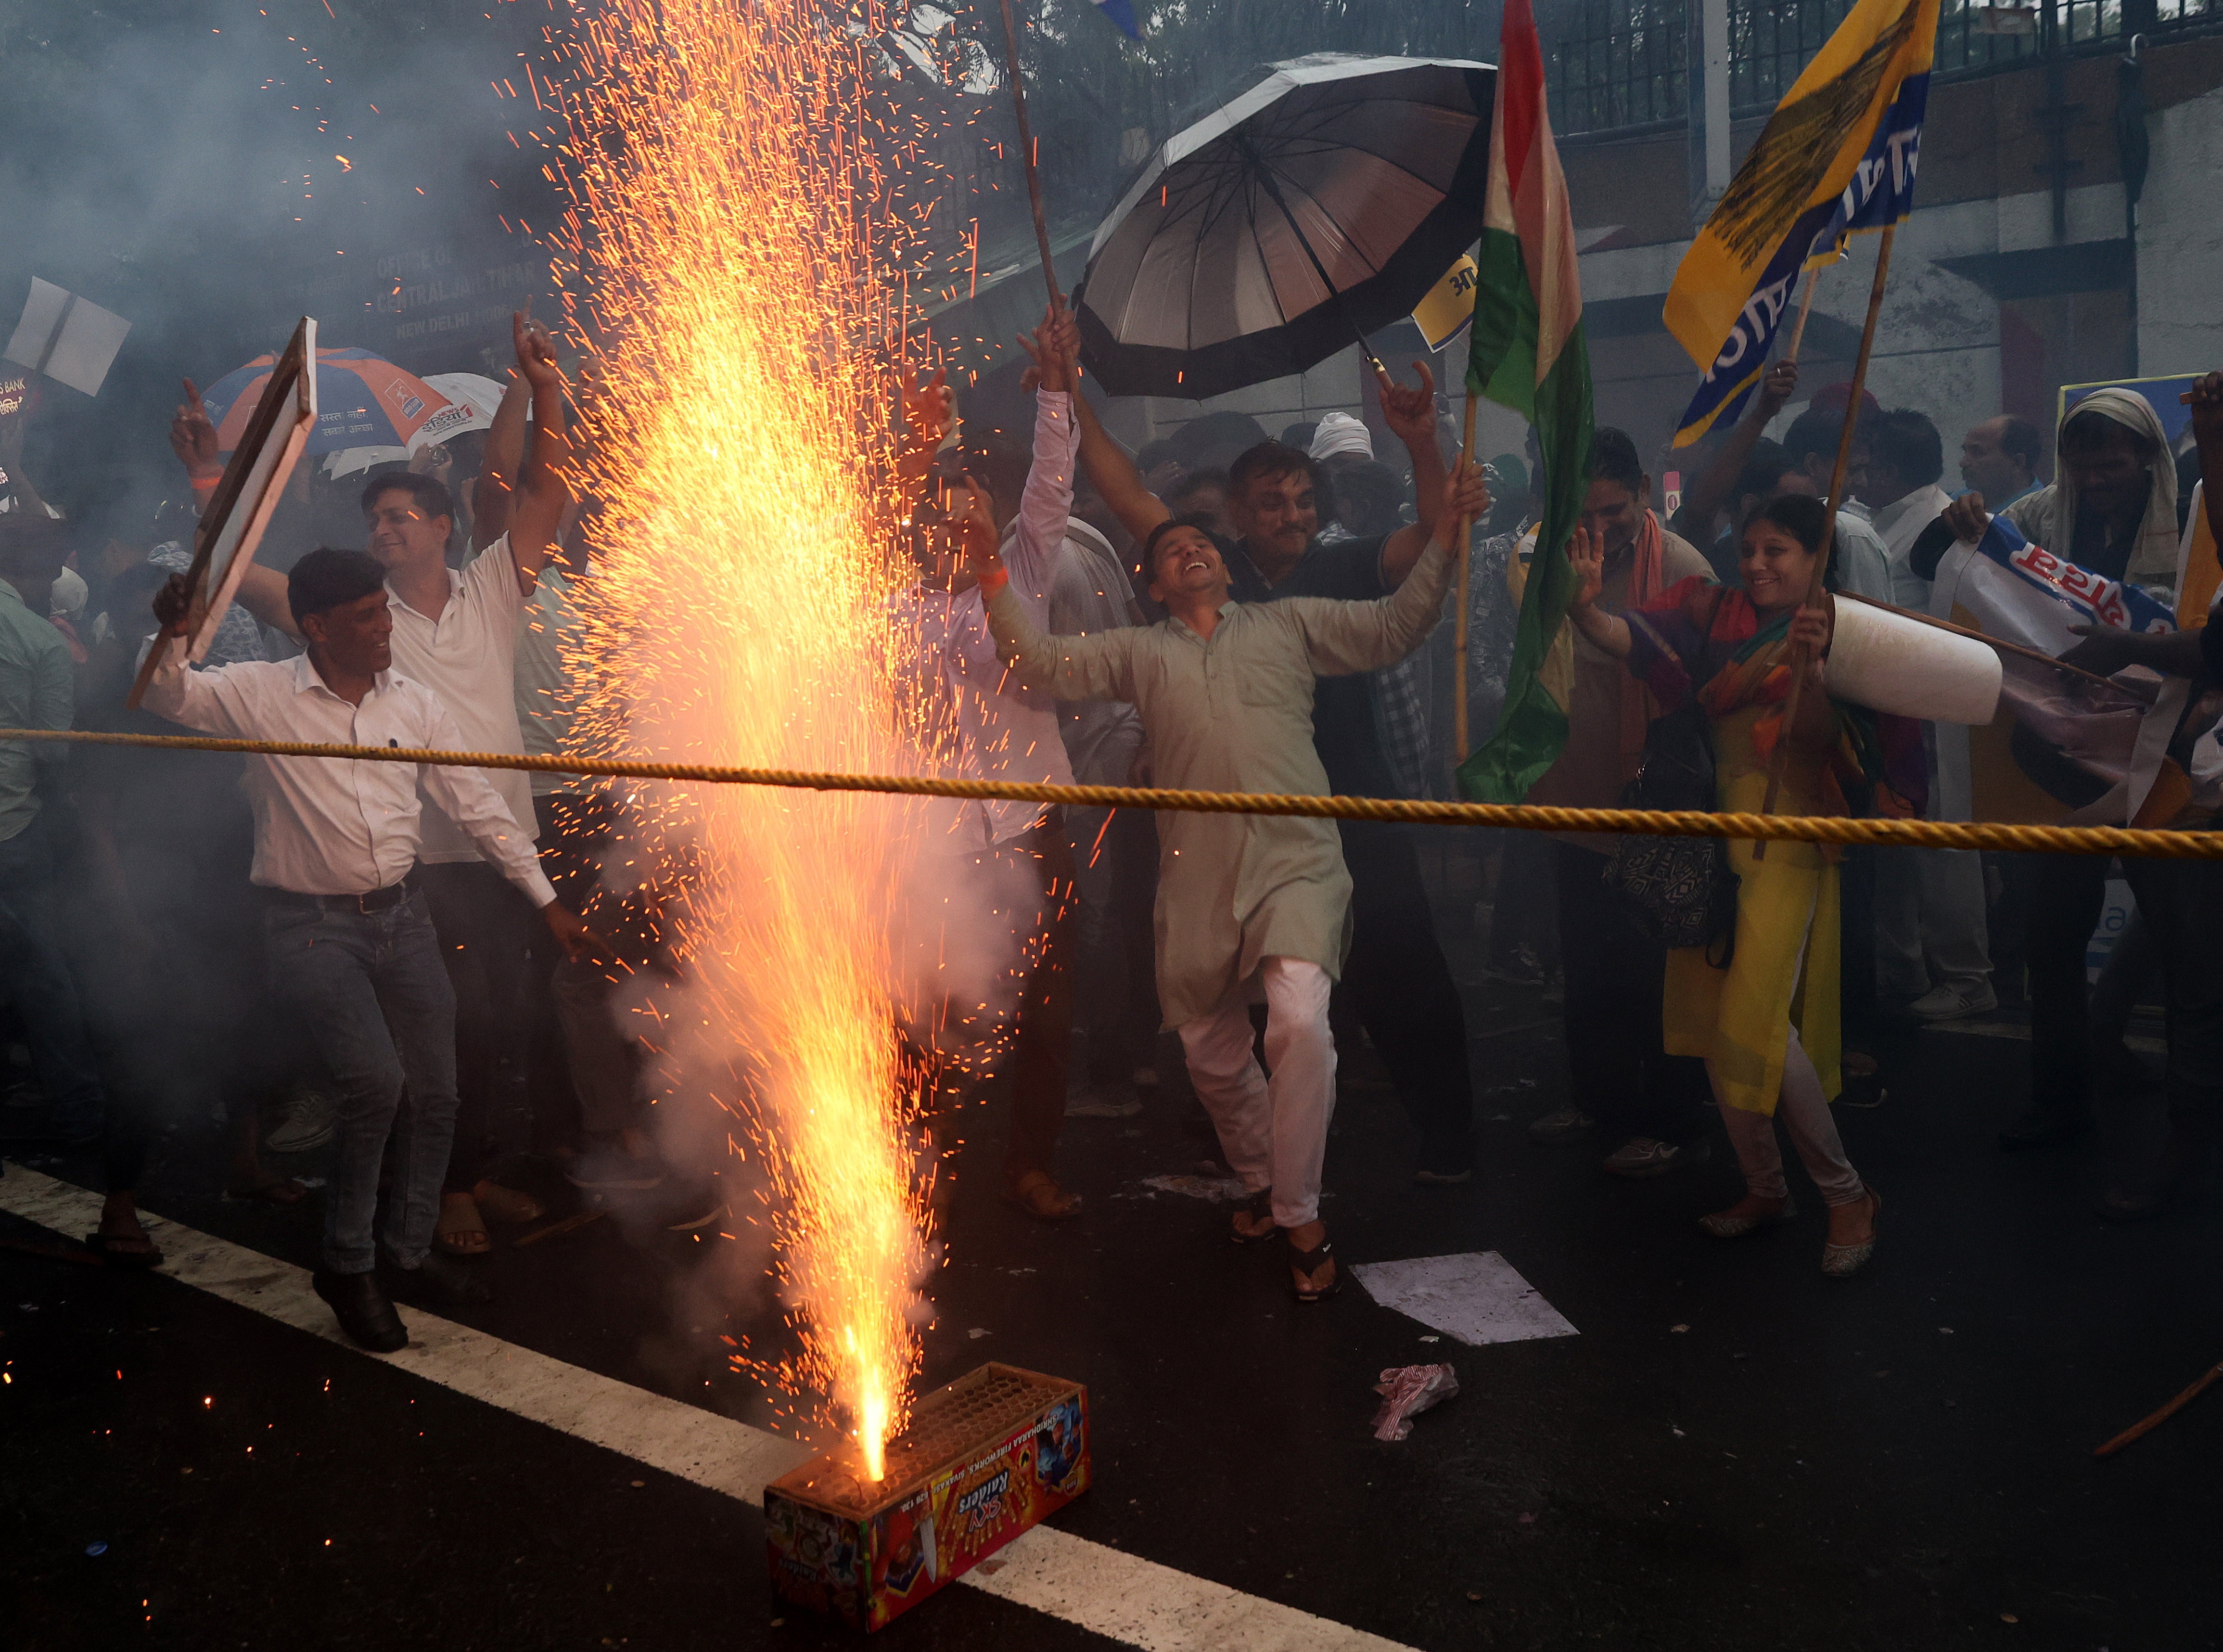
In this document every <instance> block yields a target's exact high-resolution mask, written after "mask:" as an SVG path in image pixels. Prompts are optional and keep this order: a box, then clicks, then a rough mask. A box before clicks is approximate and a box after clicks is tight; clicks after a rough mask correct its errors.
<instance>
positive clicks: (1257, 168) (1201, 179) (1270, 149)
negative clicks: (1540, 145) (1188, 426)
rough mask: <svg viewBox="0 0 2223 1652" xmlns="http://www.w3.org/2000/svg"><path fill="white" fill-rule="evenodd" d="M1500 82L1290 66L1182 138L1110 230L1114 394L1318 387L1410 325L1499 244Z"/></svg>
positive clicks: (1099, 331)
mask: <svg viewBox="0 0 2223 1652" xmlns="http://www.w3.org/2000/svg"><path fill="white" fill-rule="evenodd" d="M1496 78H1497V72H1496V70H1495V69H1493V68H1491V67H1490V66H1489V65H1488V64H1485V63H1469V62H1464V61H1462V60H1453V59H1434V58H1397V57H1376V58H1351V57H1332V56H1319V57H1310V58H1302V59H1300V60H1297V61H1295V62H1294V63H1283V64H1278V65H1276V66H1275V69H1274V72H1273V73H1271V74H1269V75H1268V76H1267V77H1266V79H1264V80H1263V81H1262V82H1260V83H1259V84H1258V85H1256V86H1254V87H1252V88H1251V89H1250V91H1247V92H1245V93H1244V95H1243V96H1242V97H1240V98H1237V99H1236V100H1235V101H1234V102H1233V103H1231V104H1228V105H1227V106H1226V107H1225V108H1224V109H1221V110H1219V111H1218V112H1217V113H1215V114H1212V115H1210V116H1207V117H1206V118H1205V119H1203V120H1201V121H1199V122H1198V123H1196V124H1195V125H1193V126H1192V127H1190V128H1189V129H1187V131H1185V132H1182V133H1181V134H1180V135H1179V136H1176V137H1174V138H1171V139H1168V141H1167V142H1166V143H1165V144H1164V145H1163V146H1162V148H1160V149H1159V150H1158V152H1157V154H1156V155H1154V156H1153V157H1152V158H1151V160H1150V161H1149V164H1148V165H1146V166H1145V167H1144V168H1143V173H1142V175H1141V176H1140V177H1139V178H1138V179H1137V180H1136V182H1135V184H1134V186H1133V187H1132V188H1130V189H1129V190H1128V192H1127V193H1126V195H1125V196H1124V198H1123V199H1121V201H1120V203H1119V205H1118V207H1117V208H1115V209H1114V210H1113V211H1112V215H1111V217H1109V218H1105V220H1104V223H1103V224H1102V225H1101V226H1100V227H1099V229H1098V230H1097V231H1096V240H1095V243H1094V244H1093V246H1092V247H1091V248H1090V249H1089V257H1088V273H1087V274H1086V276H1085V277H1084V278H1083V281H1082V282H1081V286H1080V290H1079V292H1078V293H1076V294H1075V295H1074V304H1075V307H1076V310H1077V312H1078V319H1079V322H1080V337H1081V351H1082V359H1083V360H1084V361H1085V362H1086V363H1087V364H1088V366H1089V367H1090V368H1091V369H1093V370H1094V371H1095V372H1096V374H1097V375H1098V376H1099V378H1101V379H1102V381H1103V382H1104V388H1105V389H1106V390H1108V391H1110V392H1111V393H1112V394H1114V395H1159V396H1182V397H1187V398H1189V399H1192V400H1201V399H1203V398H1204V397H1206V396H1213V395H1219V394H1222V393H1224V392H1225V391H1229V390H1237V389H1240V388H1243V387H1244V385H1248V384H1256V383H1259V382H1261V381H1263V380H1266V379H1271V378H1279V377H1281V376H1282V375H1285V374H1290V373H1301V372H1303V371H1304V370H1305V369H1307V368H1308V367H1311V366H1313V364H1314V363H1318V362H1320V361H1323V360H1325V359H1326V357H1328V356H1332V355H1333V354H1334V353H1335V352H1336V351H1337V350H1341V349H1343V348H1344V347H1345V345H1347V344H1351V342H1352V341H1353V340H1354V339H1355V338H1357V337H1360V336H1362V335H1363V334H1365V333H1368V332H1371V331H1374V330H1375V329H1376V328H1379V327H1383V326H1387V325H1389V323H1391V322H1393V321H1395V320H1398V319H1400V318H1402V317H1405V316H1407V315H1410V314H1411V313H1412V312H1413V310H1414V306H1416V305H1418V304H1419V303H1420V300H1421V299H1422V298H1424V297H1425V296H1426V294H1427V293H1428V290H1429V289H1430V288H1431V287H1434V286H1435V285H1436V283H1437V282H1438V281H1441V280H1442V279H1443V276H1444V272H1445V270H1447V269H1449V268H1451V267H1452V264H1453V263H1455V262H1458V257H1459V255H1461V254H1462V253H1464V252H1465V251H1466V249H1468V248H1469V247H1470V246H1472V245H1473V244H1474V243H1475V242H1476V240H1477V238H1478V237H1479V236H1481V234H1482V210H1483V181H1484V179H1485V177H1486V175H1487V173H1488V167H1489V114H1490V99H1491V98H1492V96H1493V94H1494V91H1495V88H1496Z"/></svg>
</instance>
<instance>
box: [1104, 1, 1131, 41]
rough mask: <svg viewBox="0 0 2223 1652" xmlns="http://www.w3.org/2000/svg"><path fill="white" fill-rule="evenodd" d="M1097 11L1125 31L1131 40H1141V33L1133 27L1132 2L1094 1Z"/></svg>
mask: <svg viewBox="0 0 2223 1652" xmlns="http://www.w3.org/2000/svg"><path fill="white" fill-rule="evenodd" d="M1095 3H1096V9H1097V10H1099V11H1100V12H1102V13H1103V14H1104V15H1105V16H1106V17H1109V18H1110V19H1111V20H1112V22H1115V23H1117V24H1118V25H1119V27H1120V28H1124V29H1125V30H1126V31H1127V34H1128V36H1129V38H1130V39H1132V40H1140V39H1142V38H1143V31H1142V30H1141V29H1139V28H1136V27H1135V7H1134V3H1133V0H1095Z"/></svg>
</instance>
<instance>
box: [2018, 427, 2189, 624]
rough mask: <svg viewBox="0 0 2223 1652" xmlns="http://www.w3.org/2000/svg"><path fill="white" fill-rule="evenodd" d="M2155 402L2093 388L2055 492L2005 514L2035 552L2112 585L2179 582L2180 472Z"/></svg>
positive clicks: (2059, 448) (2059, 464) (2059, 443)
mask: <svg viewBox="0 0 2223 1652" xmlns="http://www.w3.org/2000/svg"><path fill="white" fill-rule="evenodd" d="M2168 450H2169V438H2168V436H2167V434H2166V433H2164V432H2163V430H2162V427H2161V419H2160V416H2159V415H2158V414H2157V413H2155V412H2154V410H2153V404H2152V403H2151V402H2150V401H2148V400H2146V399H2145V398H2144V396H2142V395H2140V394H2138V392H2137V391H2135V390H2123V389H2116V388H2112V387H2110V388H2107V389H2105V390H2094V392H2093V393H2092V394H2090V395H2088V396H2086V397H2085V398H2084V399H2083V400H2081V401H2079V402H2078V403H2077V404H2076V407H2075V411H2074V412H2072V413H2070V414H2069V417H2068V418H2067V419H2063V420H2062V425H2061V434H2060V436H2059V437H2058V438H2056V442H2055V448H2054V451H2055V454H2056V463H2055V466H2054V481H2053V485H2052V486H2051V487H2050V488H2041V489H2038V490H2037V492H2036V493H2030V494H2025V495H2023V496H2022V497H2021V498H2019V499H2018V500H2016V501H2014V502H2013V503H2012V504H2011V505H2008V506H2006V507H2004V508H2002V509H2001V510H2000V512H1999V514H2001V515H2002V516H2004V517H2006V519H2007V520H2009V521H2010V522H2012V523H2013V524H2014V525H2015V526H2017V527H2018V528H2019V529H2021V530H2022V536H2023V538H2025V539H2028V540H2029V541H2030V542H2031V544H2032V545H2044V547H2045V548H2046V549H2047V550H2049V551H2050V552H2053V554H2054V555H2055V556H2056V557H2061V558H2066V559H2067V560H2068V561H2070V562H2073V563H2075V564H2076V565H2077V566H2078V567H2080V568H2089V569H2090V570H2091V571H2093V572H2094V573H2095V574H2104V575H2106V577H2108V578H2110V579H2127V580H2129V581H2130V582H2131V583H2132V584H2135V585H2168V584H2171V583H2175V581H2176V539H2177V528H2176V465H2175V464H2173V463H2170V462H2169V457H2168Z"/></svg>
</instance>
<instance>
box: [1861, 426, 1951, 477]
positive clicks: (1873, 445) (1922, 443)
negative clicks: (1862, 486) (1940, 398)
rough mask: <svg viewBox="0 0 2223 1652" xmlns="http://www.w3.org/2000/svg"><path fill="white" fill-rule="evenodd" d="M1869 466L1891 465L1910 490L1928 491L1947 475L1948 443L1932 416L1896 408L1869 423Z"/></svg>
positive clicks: (1893, 473) (1895, 474) (1894, 473)
mask: <svg viewBox="0 0 2223 1652" xmlns="http://www.w3.org/2000/svg"><path fill="white" fill-rule="evenodd" d="M1868 423H1869V426H1870V428H1869V431H1868V463H1871V464H1882V465H1888V466H1889V467H1890V469H1891V473H1892V475H1893V476H1896V477H1897V478H1898V479H1899V481H1900V482H1904V483H1905V484H1906V486H1907V487H1909V488H1910V489H1911V488H1927V487H1930V486H1931V485H1932V484H1934V483H1935V482H1936V480H1937V478H1938V477H1940V476H1943V475H1944V474H1945V439H1944V438H1943V437H1942V436H1940V435H1938V433H1937V426H1935V425H1933V424H1931V423H1930V418H1929V415H1928V414H1926V413H1918V412H1917V411H1916V410H1915V409H1913V408H1912V407H1895V408H1893V409H1892V411H1891V412H1889V413H1886V414H1884V415H1883V417H1882V418H1880V419H1870V420H1869V421H1868Z"/></svg>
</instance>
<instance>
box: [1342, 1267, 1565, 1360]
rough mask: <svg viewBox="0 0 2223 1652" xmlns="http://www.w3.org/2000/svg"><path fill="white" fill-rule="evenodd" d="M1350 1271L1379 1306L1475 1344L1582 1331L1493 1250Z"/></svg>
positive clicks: (1479, 1345) (1523, 1339)
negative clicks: (1393, 1309) (1570, 1322)
mask: <svg viewBox="0 0 2223 1652" xmlns="http://www.w3.org/2000/svg"><path fill="white" fill-rule="evenodd" d="M1351 1272H1352V1274H1353V1275H1355V1276H1356V1277H1357V1280H1358V1283H1360V1284H1362V1285H1363V1286H1365V1287H1366V1294H1367V1295H1368V1296H1371V1297H1373V1298H1374V1300H1375V1301H1376V1302H1379V1303H1381V1304H1382V1307H1384V1308H1395V1309H1396V1310H1397V1311H1398V1312H1399V1313H1400V1314H1403V1315H1407V1317H1408V1318H1411V1319H1416V1320H1418V1321H1420V1323H1421V1324H1423V1325H1425V1326H1427V1327H1430V1328H1431V1329H1433V1330H1438V1331H1441V1332H1443V1333H1445V1334H1446V1335H1449V1336H1455V1337H1457V1338H1458V1340H1460V1341H1462V1342H1466V1343H1471V1344H1473V1345H1474V1346H1477V1347H1481V1346H1485V1345H1487V1344H1489V1343H1492V1342H1526V1341H1528V1340H1531V1339H1533V1338H1535V1337H1547V1336H1577V1335H1579V1334H1580V1333H1579V1332H1578V1331H1577V1330H1576V1329H1575V1327H1573V1326H1571V1325H1570V1324H1569V1323H1568V1322H1567V1321H1566V1319H1565V1315H1562V1314H1561V1313H1560V1312H1559V1309H1558V1308H1554V1307H1552V1304H1551V1303H1549V1302H1546V1301H1545V1300H1544V1298H1543V1296H1542V1294H1541V1293H1540V1292H1539V1291H1538V1290H1537V1289H1536V1288H1535V1287H1534V1286H1533V1285H1532V1284H1530V1283H1528V1282H1527V1280H1526V1279H1523V1278H1522V1277H1521V1274H1520V1271H1519V1270H1517V1269H1515V1267H1514V1265H1513V1264H1511V1263H1510V1262H1508V1261H1507V1260H1506V1259H1505V1258H1503V1257H1502V1256H1500V1255H1498V1253H1497V1252H1495V1251H1476V1252H1470V1253H1468V1254H1466V1255H1464V1256H1424V1257H1416V1258H1414V1259H1413V1260H1411V1261H1409V1262H1361V1263H1358V1264H1355V1265H1354V1266H1353V1267H1352V1268H1351Z"/></svg>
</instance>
